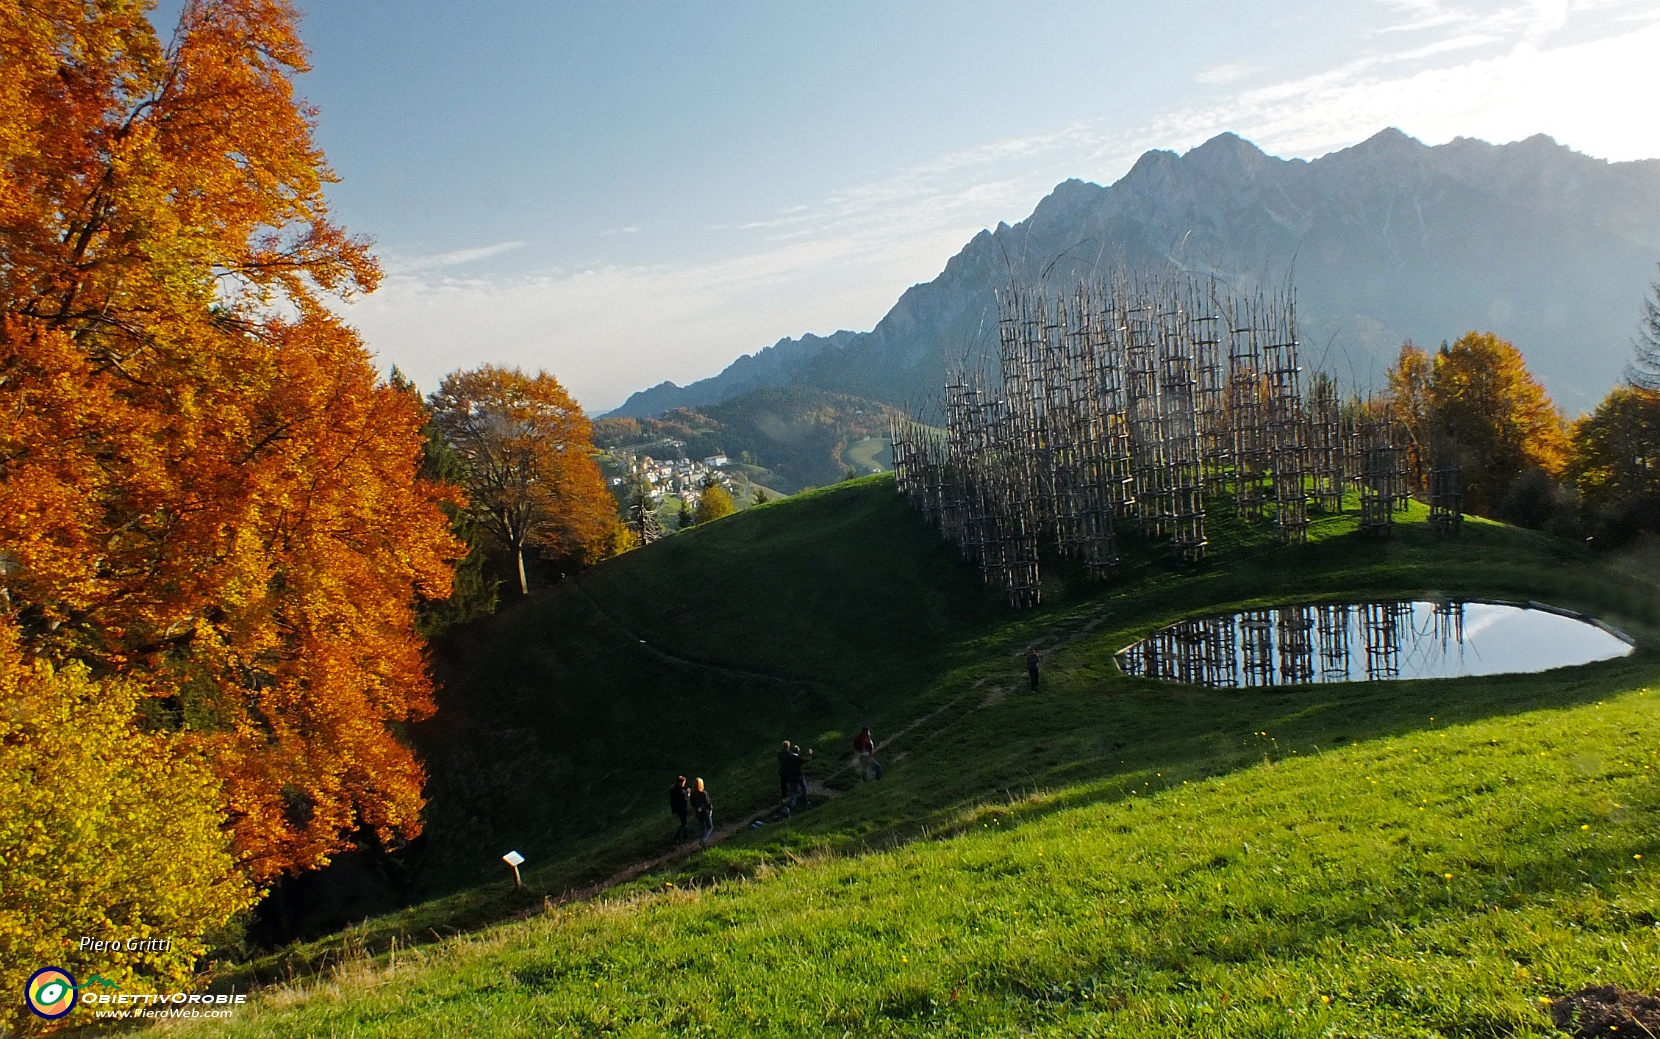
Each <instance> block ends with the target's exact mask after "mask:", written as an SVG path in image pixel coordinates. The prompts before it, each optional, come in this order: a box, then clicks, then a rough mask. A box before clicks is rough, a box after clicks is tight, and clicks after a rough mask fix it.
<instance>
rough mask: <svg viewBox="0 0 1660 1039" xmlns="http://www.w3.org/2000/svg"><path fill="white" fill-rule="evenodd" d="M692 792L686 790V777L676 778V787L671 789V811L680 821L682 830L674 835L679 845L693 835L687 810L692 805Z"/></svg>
mask: <svg viewBox="0 0 1660 1039" xmlns="http://www.w3.org/2000/svg"><path fill="white" fill-rule="evenodd" d="M691 793H692V792H691V791H690V790H688V789H687V788H686V777H685V776H675V777H674V785H673V786H671V787H669V811H671V812H673V813H674V814H675V817H676V818H678V819H679V820H680V829H678V830H676V831H675V833H674V842H675V843H676V844H679V843H680V842H681V841H683V840H685V839H686V838H687V837H690V836H691V835H692V829H691V826H690V825H689V824H688V823H687V821H686V814H687V810H688V808H689V807H690V804H691Z"/></svg>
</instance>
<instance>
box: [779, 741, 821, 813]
mask: <svg viewBox="0 0 1660 1039" xmlns="http://www.w3.org/2000/svg"><path fill="white" fill-rule="evenodd" d="M812 756H813V752H812V751H811V750H808V751H807V752H806V753H805V754H803V753H802V750H801V748H800V747H799V746H791V745H790V741H789V740H785V741H784V749H782V750H780V751H779V752H778V785H779V787H780V788H781V789H782V790H783V792H784V807H786V808H794V807H795V801H796V798H797V797H800V798H801V803H802V804H803V805H805V804H806V803H807V777H806V776H804V775H802V774H801V766H802V765H803V764H805V763H806V762H807V761H808V759H810V758H811V757H812Z"/></svg>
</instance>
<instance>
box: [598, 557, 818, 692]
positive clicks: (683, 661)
mask: <svg viewBox="0 0 1660 1039" xmlns="http://www.w3.org/2000/svg"><path fill="white" fill-rule="evenodd" d="M571 583H572V584H573V585H575V586H576V590H577V591H578V592H580V593H582V598H584V599H586V600H587V602H588V605H589V606H591V607H593V610H594V612H595V613H597V614H599V616H600V618H601V619H602V620H604V621H605V622H606V623H607V624H610V625H611V626H612V627H614V628H616V629H617V630H618V631H620V632H622V633H623V634H624V635H626V636H628V638H629V640H630V641H631V642H634V643H636V644H638V645H640V646H643V647H645V651H646V653H647V654H649V655H651V656H654V657H656V658H658V659H659V660H664V661H667V662H668V663H671V664H678V665H680V666H682V667H695V668H702V669H703V670H705V671H714V672H717V673H719V674H723V675H741V676H743V677H745V678H759V679H763V680H765V681H768V682H784V683H786V684H789V685H812V684H813V683H812V682H810V681H808V680H807V679H804V678H789V677H787V676H784V675H768V674H763V673H762V672H759V671H745V670H743V669H742V668H736V667H727V666H726V665H724V664H711V663H708V662H707V661H703V660H693V659H691V658H690V657H683V656H679V655H677V654H674V653H669V652H666V651H664V650H661V649H658V648H657V647H656V646H653V645H652V644H651V643H649V642H647V641H646V640H645V639H643V638H641V637H640V635H639V633H638V632H636V631H634V630H633V629H631V628H629V627H628V625H626V624H624V623H623V622H622V621H620V620H618V619H617V618H615V617H613V616H611V615H610V614H609V613H606V612H605V609H604V608H603V607H601V606H600V604H599V602H598V600H596V599H595V598H594V597H593V596H592V595H591V594H589V592H588V589H586V588H584V587H582V582H581V581H580V580H578V579H576V578H572V579H571Z"/></svg>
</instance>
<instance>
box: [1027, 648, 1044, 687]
mask: <svg viewBox="0 0 1660 1039" xmlns="http://www.w3.org/2000/svg"><path fill="white" fill-rule="evenodd" d="M1042 663H1043V658H1042V657H1039V656H1038V651H1037V647H1036V646H1027V647H1026V676H1027V677H1028V678H1030V679H1031V680H1032V692H1034V693H1035V692H1037V687H1038V667H1039V665H1041V664H1042Z"/></svg>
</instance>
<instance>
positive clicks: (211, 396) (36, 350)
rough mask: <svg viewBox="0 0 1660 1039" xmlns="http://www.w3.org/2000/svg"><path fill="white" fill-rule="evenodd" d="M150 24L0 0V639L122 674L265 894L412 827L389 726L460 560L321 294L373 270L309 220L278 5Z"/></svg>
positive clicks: (369, 280) (129, 8) (349, 288)
mask: <svg viewBox="0 0 1660 1039" xmlns="http://www.w3.org/2000/svg"><path fill="white" fill-rule="evenodd" d="M147 7H148V5H147V4H145V3H138V2H128V0H108V2H104V3H99V4H86V3H81V2H78V0H33V2H30V3H28V4H26V5H22V4H19V3H17V2H16V0H0V170H4V174H3V176H0V414H3V415H5V416H6V418H5V421H4V423H3V424H0V627H3V628H4V629H6V631H8V632H9V633H10V636H9V637H14V638H15V639H16V641H17V643H18V644H19V646H20V647H21V650H22V653H23V658H22V659H23V660H24V662H25V664H24V665H23V666H33V665H32V664H30V663H29V661H30V660H34V661H48V662H52V663H54V664H56V665H59V666H63V665H66V664H68V663H69V662H73V661H82V662H85V663H86V664H87V665H88V666H89V667H90V668H91V669H92V673H93V674H96V675H112V676H119V677H121V678H122V679H123V680H125V681H129V682H131V683H134V684H135V685H136V686H137V687H138V688H140V689H142V691H143V693H144V696H143V698H142V704H141V709H140V710H139V712H138V715H139V717H138V718H136V719H135V724H138V725H139V726H140V728H141V730H142V731H145V732H149V733H152V734H162V735H164V736H165V737H166V743H167V744H168V745H169V746H172V747H174V748H175V750H176V751H177V752H179V753H181V754H184V753H188V754H192V755H196V756H198V757H199V758H200V759H201V760H203V761H205V762H206V763H207V767H208V768H210V769H211V771H212V774H213V775H214V776H215V778H216V779H217V781H218V783H219V787H218V790H219V797H220V799H221V801H220V804H219V806H218V807H219V809H220V811H221V813H222V817H223V818H224V819H225V821H226V825H227V827H228V830H229V833H230V836H231V845H230V847H231V853H232V856H233V859H234V861H235V863H236V864H237V866H238V868H239V869H240V870H241V871H242V872H243V873H244V874H245V876H246V877H247V878H248V879H249V880H250V881H251V882H252V883H254V884H255V885H264V884H266V883H268V882H270V881H271V880H273V879H274V878H275V877H277V876H278V875H280V874H282V873H284V872H294V871H299V870H305V869H310V868H313V867H315V866H318V865H320V864H322V863H324V862H326V861H327V860H328V858H329V856H330V855H331V854H332V853H334V852H335V851H337V850H339V849H342V848H344V847H347V846H349V844H350V838H351V835H352V834H354V833H356V832H360V831H365V830H366V831H369V832H372V833H373V834H375V835H376V836H377V837H378V838H379V839H380V840H381V841H383V842H385V843H387V844H395V843H397V842H399V841H401V840H404V839H407V838H408V837H411V836H413V835H414V834H416V833H418V832H419V830H420V812H421V809H422V796H421V788H422V783H423V779H424V777H423V773H422V769H421V766H420V764H419V763H418V762H417V761H416V759H415V757H414V755H413V754H412V753H411V751H410V750H409V748H408V747H407V746H405V745H404V743H402V742H401V741H400V740H399V739H398V738H397V736H396V735H395V733H394V731H393V727H394V726H396V725H398V724H400V723H402V722H405V721H408V720H411V719H418V718H422V717H425V716H427V715H428V714H430V712H431V711H432V697H431V684H430V680H429V678H428V676H427V673H426V669H425V664H424V659H423V650H422V645H421V642H420V640H419V639H418V638H417V637H416V634H415V631H414V606H415V603H416V601H417V599H418V598H419V597H427V598H442V597H444V596H445V595H446V594H447V592H448V588H449V582H450V568H449V561H450V560H451V559H453V558H455V557H456V556H457V555H459V554H460V552H461V551H462V548H461V546H460V545H459V544H457V543H456V542H455V541H454V540H453V539H452V538H451V537H450V535H449V533H448V529H447V523H446V520H445V517H444V515H443V514H442V512H441V511H440V509H439V503H440V502H441V501H442V500H444V499H445V498H446V497H447V496H448V495H450V494H451V493H452V492H450V491H448V490H446V489H445V488H443V487H440V486H438V485H435V484H431V483H428V482H425V481H422V480H421V479H419V477H418V475H417V474H418V467H419V465H420V462H421V452H422V437H421V425H422V421H423V419H422V415H421V413H420V408H419V402H418V401H416V400H413V399H412V398H411V396H410V395H409V394H406V393H400V392H397V391H396V390H394V389H392V388H390V387H388V386H387V385H385V384H384V383H383V382H382V381H381V380H380V379H379V377H378V375H377V372H376V369H375V366H374V364H373V363H372V361H371V358H370V357H369V355H368V353H367V351H366V350H365V348H364V346H363V343H362V342H361V340H360V339H359V338H358V336H357V334H356V333H355V332H353V331H352V330H351V329H350V328H348V327H346V326H345V325H343V324H341V322H340V321H339V320H338V319H337V318H335V317H334V316H333V314H332V313H331V312H330V311H329V310H328V309H327V307H326V306H325V303H326V301H327V300H328V299H329V298H330V297H336V298H344V297H350V296H352V295H354V294H356V293H360V292H366V291H369V290H372V289H373V288H374V287H375V284H376V282H377V281H378V279H379V270H378V268H377V266H376V263H375V261H374V259H373V258H372V257H371V256H370V254H369V252H368V248H367V244H366V243H365V242H363V241H361V240H359V239H354V238H351V237H349V236H348V235H347V234H346V233H345V232H344V231H342V230H341V229H340V228H338V227H337V226H335V225H334V224H333V223H331V222H330V220H329V218H328V211H327V207H326V206H325V204H324V196H323V186H324V184H325V183H327V182H329V181H330V180H331V179H332V174H331V173H330V172H329V170H328V168H327V166H326V165H325V164H324V161H323V157H322V155H321V153H320V152H319V151H318V149H317V148H316V146H315V144H314V143H313V139H312V129H313V126H312V122H313V113H312V112H311V110H310V109H309V108H307V107H306V106H305V105H304V104H303V103H301V102H299V101H298V100H297V99H296V98H295V96H294V92H293V84H292V77H293V76H294V75H295V74H296V73H298V72H301V71H304V70H305V68H306V52H305V50H304V48H303V46H302V45H301V43H300V41H299V39H298V36H297V34H296V14H295V12H294V10H293V8H292V7H291V6H290V5H289V4H288V3H286V2H284V0H190V2H187V3H186V4H185V6H184V10H183V12H182V14H181V16H180V22H179V26H178V29H177V31H176V33H175V34H174V36H173V37H172V40H171V42H170V43H168V44H167V45H166V46H163V45H162V44H161V43H160V42H159V41H158V39H157V38H156V35H155V33H154V30H153V29H152V27H151V25H150V23H149V21H148V20H147V17H146V13H147V11H146V9H147ZM4 811H5V808H4V806H0V813H3V812H4ZM4 858H5V855H4V853H3V851H0V860H3V859H4Z"/></svg>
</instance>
